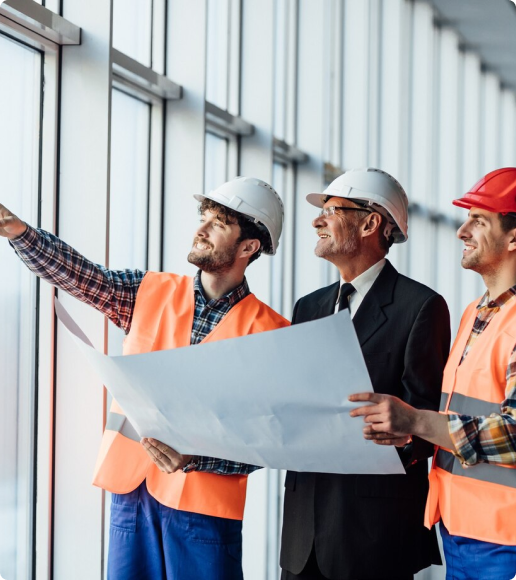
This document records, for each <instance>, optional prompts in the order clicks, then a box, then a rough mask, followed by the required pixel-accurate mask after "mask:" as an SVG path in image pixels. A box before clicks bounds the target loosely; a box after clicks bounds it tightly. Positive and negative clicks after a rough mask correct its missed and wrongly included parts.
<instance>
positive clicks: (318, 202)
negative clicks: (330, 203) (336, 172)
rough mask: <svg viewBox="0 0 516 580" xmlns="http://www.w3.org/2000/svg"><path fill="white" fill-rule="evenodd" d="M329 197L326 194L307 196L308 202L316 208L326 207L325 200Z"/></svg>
mask: <svg viewBox="0 0 516 580" xmlns="http://www.w3.org/2000/svg"><path fill="white" fill-rule="evenodd" d="M326 197H328V196H327V195H326V194H324V193H309V194H308V195H307V196H306V201H307V202H308V203H309V204H311V205H314V206H315V207H324V200H325V199H326Z"/></svg>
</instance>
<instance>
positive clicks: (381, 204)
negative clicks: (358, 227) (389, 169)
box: [306, 167, 408, 244]
mask: <svg viewBox="0 0 516 580" xmlns="http://www.w3.org/2000/svg"><path fill="white" fill-rule="evenodd" d="M330 197H344V198H346V199H350V200H352V201H354V200H356V201H357V203H359V204H360V202H364V201H365V202H367V205H369V206H371V209H373V210H374V211H377V212H379V213H380V214H382V215H383V216H384V217H385V218H387V221H388V224H387V226H386V227H385V230H384V235H385V237H386V238H389V237H390V236H392V238H393V239H394V243H397V244H399V243H401V242H406V241H407V239H408V224H407V221H408V199H407V194H406V193H405V190H404V189H403V187H401V185H400V183H399V182H398V181H397V180H396V179H394V177H392V175H389V174H388V173H386V172H385V171H382V170H381V169H375V168H373V167H365V168H361V169H350V170H349V171H346V173H343V174H342V175H340V176H339V177H337V179H334V180H333V181H332V182H331V183H330V185H328V187H327V188H326V189H325V190H324V191H323V192H322V194H321V193H309V194H308V195H307V196H306V200H307V201H308V202H309V203H311V204H312V205H315V207H323V205H324V203H325V200H326V199H327V198H330Z"/></svg>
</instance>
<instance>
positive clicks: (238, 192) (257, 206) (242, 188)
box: [194, 177, 283, 256]
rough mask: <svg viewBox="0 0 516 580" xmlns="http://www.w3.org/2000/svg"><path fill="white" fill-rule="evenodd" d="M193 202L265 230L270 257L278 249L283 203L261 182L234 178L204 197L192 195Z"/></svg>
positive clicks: (252, 179)
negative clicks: (217, 208) (220, 209)
mask: <svg viewBox="0 0 516 580" xmlns="http://www.w3.org/2000/svg"><path fill="white" fill-rule="evenodd" d="M194 197H195V199H196V200H197V201H202V200H203V199H205V198H208V199H211V200H213V201H215V202H217V203H220V204H221V205H224V206H225V207H229V208H230V209H232V210H235V211H237V212H238V213H241V214H243V215H245V216H247V217H248V218H250V219H251V221H253V222H254V223H256V224H257V225H258V226H262V227H265V229H266V230H267V231H268V232H269V236H270V238H271V248H272V250H271V251H266V250H265V249H264V250H263V252H264V253H265V254H269V255H271V256H273V255H274V254H275V253H276V250H277V248H278V243H279V239H280V236H281V230H282V228H283V202H282V201H281V198H280V196H279V195H278V194H277V193H276V191H275V190H274V189H273V188H272V187H271V186H270V185H269V184H268V183H266V182H265V181H262V180H261V179H256V178H255V177H235V178H234V179H232V180H231V181H227V182H226V183H224V184H223V185H221V186H220V187H217V188H216V189H213V190H212V191H210V192H209V193H207V194H206V195H202V194H196V195H194Z"/></svg>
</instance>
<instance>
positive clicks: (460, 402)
mask: <svg viewBox="0 0 516 580" xmlns="http://www.w3.org/2000/svg"><path fill="white" fill-rule="evenodd" d="M448 398H450V407H449V409H448V412H449V413H456V414H458V415H470V416H472V417H480V416H486V417H488V416H489V415H491V413H499V412H500V403H488V402H487V401H482V400H481V399H475V398H474V397H468V396H466V395H461V394H460V393H453V394H452V396H451V397H450V395H449V393H441V405H440V407H439V411H441V412H442V413H444V412H445V409H446V405H447V404H448Z"/></svg>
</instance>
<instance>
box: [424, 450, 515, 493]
mask: <svg viewBox="0 0 516 580" xmlns="http://www.w3.org/2000/svg"><path fill="white" fill-rule="evenodd" d="M435 467H439V468H440V469H443V470H444V471H447V472H448V473H452V474H453V475H457V476H458V477H470V478H471V479H477V480H478V481H486V482H488V483H497V484H499V485H505V486H507V487H512V488H514V489H516V469H514V468H507V467H503V466H500V465H492V464H489V463H479V464H478V465H474V466H473V467H463V466H462V464H461V462H460V461H459V460H458V459H457V457H455V455H453V453H450V452H449V451H446V449H438V451H437V453H436V456H435Z"/></svg>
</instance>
